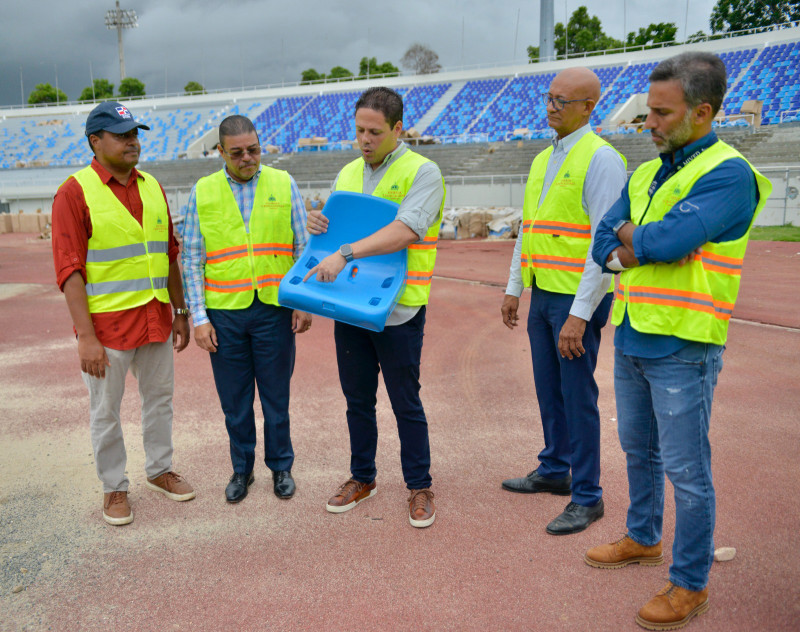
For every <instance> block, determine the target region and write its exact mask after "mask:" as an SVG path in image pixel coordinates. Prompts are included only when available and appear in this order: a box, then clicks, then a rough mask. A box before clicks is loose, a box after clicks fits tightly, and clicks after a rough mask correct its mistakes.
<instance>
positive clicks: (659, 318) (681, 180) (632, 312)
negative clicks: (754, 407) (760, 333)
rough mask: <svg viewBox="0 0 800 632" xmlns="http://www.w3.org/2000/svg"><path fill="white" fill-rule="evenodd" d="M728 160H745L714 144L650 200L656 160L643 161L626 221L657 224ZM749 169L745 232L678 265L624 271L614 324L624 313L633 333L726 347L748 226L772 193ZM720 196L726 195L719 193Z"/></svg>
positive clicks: (630, 187) (657, 165) (632, 186)
mask: <svg viewBox="0 0 800 632" xmlns="http://www.w3.org/2000/svg"><path fill="white" fill-rule="evenodd" d="M732 158H743V159H744V157H743V156H742V155H741V154H740V153H739V152H738V151H736V150H735V149H734V148H733V147H731V146H730V145H727V144H726V143H723V142H722V141H718V142H716V143H715V144H714V145H712V146H711V147H709V148H708V149H706V150H705V151H704V152H703V153H702V154H700V155H699V156H698V157H697V158H695V159H694V160H692V161H691V162H690V163H688V164H686V165H685V166H684V167H683V168H682V169H681V170H680V171H678V172H677V173H675V174H674V175H672V176H670V177H669V179H667V181H666V182H664V183H663V184H662V185H661V187H659V189H658V190H657V191H656V192H655V194H654V195H653V197H652V199H651V198H650V197H649V196H648V194H647V193H648V190H649V188H650V183H651V182H652V181H653V178H654V177H655V175H656V173H657V171H658V169H659V168H660V167H661V160H660V159H656V160H651V161H649V162H646V163H644V164H643V165H641V166H640V167H639V168H638V169H637V170H636V171H635V172H634V174H633V175H632V176H631V179H630V182H629V184H628V194H629V196H630V201H631V221H632V222H633V223H634V224H636V225H644V224H647V223H649V222H656V221H659V220H660V219H662V218H663V217H664V215H666V214H667V213H668V212H669V210H670V209H671V208H672V207H673V206H675V205H676V204H678V203H679V202H680V201H681V200H682V199H683V198H685V197H686V196H687V195H688V194H689V192H690V191H691V190H692V187H693V186H694V184H695V182H697V180H699V179H700V178H701V177H702V176H703V175H705V174H707V173H709V172H710V171H712V170H713V169H715V168H716V167H717V166H718V165H719V164H720V163H722V162H724V161H726V160H730V159H732ZM747 164H748V165H750V163H749V162H748V163H747ZM750 168H751V169H753V173H754V174H755V177H756V184H757V186H758V205H757V206H756V210H755V213H754V214H753V219H752V220H751V222H750V226H749V227H748V229H747V232H745V234H744V235H742V236H741V237H739V239H734V240H732V241H724V242H708V243H706V244H704V245H703V247H702V253H701V254H699V255H698V254H693V255H692V257H691V260H690V261H689V263H687V264H686V265H683V266H680V265H678V264H677V263H649V264H646V265H643V266H639V267H636V268H631V269H630V270H625V271H623V272H622V274H621V275H620V279H619V287H618V289H617V292H616V301H615V303H614V311H613V313H612V316H611V321H612V322H613V323H614V324H615V325H619V324H620V323H621V322H622V320H623V318H624V316H625V311H626V310H627V312H628V318H629V319H630V322H631V325H632V326H633V328H634V329H635V330H636V331H639V332H642V333H647V334H661V335H669V336H676V337H678V338H683V339H684V340H692V341H695V342H705V343H711V344H716V345H721V344H724V343H725V340H726V339H727V336H728V322H729V321H730V318H731V314H733V308H734V305H735V304H736V297H737V295H738V293H739V283H740V281H741V274H742V263H743V261H744V254H745V251H746V249H747V241H748V239H749V237H750V228H752V226H753V222H754V221H755V218H756V217H758V214H759V213H760V212H761V209H763V208H764V205H765V204H766V202H767V198H768V197H769V194H770V193H771V191H772V184H771V183H770V181H769V180H767V179H766V178H765V177H764V176H762V175H761V174H760V173H759V172H758V171H756V169H754V168H753V166H752V165H750ZM720 195H725V192H724V191H720Z"/></svg>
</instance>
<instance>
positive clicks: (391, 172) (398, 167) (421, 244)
mask: <svg viewBox="0 0 800 632" xmlns="http://www.w3.org/2000/svg"><path fill="white" fill-rule="evenodd" d="M427 162H431V161H430V160H428V159H427V158H425V157H424V156H420V155H419V154H417V153H414V152H413V151H411V150H410V149H407V150H406V151H405V153H404V154H403V155H402V156H400V157H399V158H398V159H397V160H395V161H394V162H393V163H392V164H391V165H390V166H389V168H388V169H387V170H386V173H384V174H383V177H382V178H381V181H380V182H379V183H378V186H377V187H375V191H374V192H373V193H372V195H374V196H376V197H380V198H384V199H385V200H390V201H392V202H397V203H398V204H399V203H400V202H402V201H403V198H405V196H406V194H407V193H408V190H409V189H410V188H411V185H412V184H413V183H414V178H415V177H416V175H417V171H419V168H420V167H421V166H422V165H424V164H425V163H427ZM442 187H444V179H442ZM336 190H337V191H350V192H352V193H362V192H363V190H364V159H363V158H356V159H355V160H354V161H353V162H351V163H348V164H347V165H345V166H344V168H343V169H342V170H341V171H340V172H339V177H338V179H337V181H336ZM443 208H444V197H442V204H441V206H440V207H439V217H438V218H437V220H436V222H434V224H433V226H431V227H430V228H429V229H428V232H427V233H426V234H425V239H423V240H421V241H418V242H416V243H413V244H411V245H410V246H409V247H408V258H407V262H408V263H407V265H406V289H405V291H404V292H403V294H402V295H401V296H400V298H399V299H398V301H397V302H398V303H400V304H401V305H412V306H413V305H427V304H428V297H429V296H430V294H431V280H432V279H433V266H434V264H435V263H436V244H437V242H438V240H439V227H440V226H441V224H442V209H443Z"/></svg>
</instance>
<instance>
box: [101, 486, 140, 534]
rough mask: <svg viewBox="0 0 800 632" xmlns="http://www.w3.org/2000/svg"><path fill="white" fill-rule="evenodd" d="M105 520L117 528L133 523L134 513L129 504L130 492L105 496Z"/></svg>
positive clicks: (112, 493)
mask: <svg viewBox="0 0 800 632" xmlns="http://www.w3.org/2000/svg"><path fill="white" fill-rule="evenodd" d="M103 520H105V521H106V522H107V523H108V524H113V525H114V526H115V527H120V526H122V525H124V524H130V523H131V522H133V512H132V511H131V506H130V504H128V492H109V493H107V494H103Z"/></svg>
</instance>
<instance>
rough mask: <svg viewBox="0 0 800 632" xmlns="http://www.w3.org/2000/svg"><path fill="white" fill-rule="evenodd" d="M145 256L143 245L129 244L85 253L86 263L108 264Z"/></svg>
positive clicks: (145, 251)
mask: <svg viewBox="0 0 800 632" xmlns="http://www.w3.org/2000/svg"><path fill="white" fill-rule="evenodd" d="M154 243H155V242H154ZM164 252H166V250H165V251H164ZM146 254H147V250H145V247H144V244H131V245H130V246H117V247H116V248H104V249H102V250H94V249H90V250H89V252H87V253H86V263H108V262H109V261H119V260H120V259H130V258H131V257H141V256H142V255H146Z"/></svg>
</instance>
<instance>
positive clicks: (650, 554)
mask: <svg viewBox="0 0 800 632" xmlns="http://www.w3.org/2000/svg"><path fill="white" fill-rule="evenodd" d="M583 561H584V562H586V563H587V564H588V565H589V566H594V567H595V568H622V567H623V566H627V565H628V564H641V565H642V566H659V565H661V564H663V563H664V556H663V555H662V554H661V542H659V543H657V544H654V545H653V546H644V545H642V544H639V543H638V542H636V541H635V540H633V539H631V538H630V537H628V536H627V535H626V536H624V537H623V538H620V539H619V540H617V541H616V542H612V543H611V544H602V545H600V546H596V547H594V548H593V549H589V550H588V551H586V554H585V555H584V556H583Z"/></svg>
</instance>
